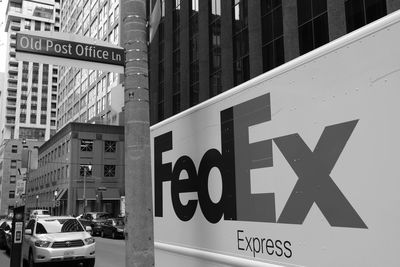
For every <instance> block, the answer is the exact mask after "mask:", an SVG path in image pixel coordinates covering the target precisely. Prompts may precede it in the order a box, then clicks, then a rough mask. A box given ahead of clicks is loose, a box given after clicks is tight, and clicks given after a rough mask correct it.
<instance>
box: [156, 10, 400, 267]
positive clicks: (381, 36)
mask: <svg viewBox="0 0 400 267" xmlns="http://www.w3.org/2000/svg"><path fill="white" fill-rule="evenodd" d="M399 117H400V13H399V12H397V13H393V14H391V15H388V16H386V17H384V18H382V19H380V20H378V21H376V22H374V23H372V24H370V25H368V26H366V27H364V28H361V29H359V30H357V31H354V32H352V33H350V34H347V35H346V36H344V37H342V38H340V39H338V40H335V41H333V42H330V43H328V44H326V45H325V46H323V47H320V48H318V49H316V50H314V51H312V52H310V53H308V54H306V55H304V56H301V57H299V58H297V59H295V60H293V61H291V62H288V63H286V64H284V65H282V66H280V67H278V68H276V69H274V70H272V71H270V72H268V73H265V74H262V75H260V76H258V77H256V78H254V79H252V80H250V81H248V82H246V83H244V84H241V85H239V86H237V87H235V88H233V89H231V90H229V91H227V92H225V93H223V94H221V95H218V96H217V97H214V98H212V99H210V100H208V101H206V102H204V103H201V104H199V105H197V106H195V107H193V108H191V109H189V110H186V111H184V112H182V113H180V114H178V115H176V116H174V117H171V118H169V119H167V120H165V121H163V122H161V123H159V124H157V125H154V126H153V127H152V128H151V152H152V177H153V188H154V191H153V197H154V234H155V248H156V254H155V257H156V266H185V267H186V266H315V267H320V266H335V267H336V266H400V260H399V258H398V253H399V251H400V241H399V237H400V227H399V225H400V224H399V222H400V208H399V206H400V167H399V166H400V119H399Z"/></svg>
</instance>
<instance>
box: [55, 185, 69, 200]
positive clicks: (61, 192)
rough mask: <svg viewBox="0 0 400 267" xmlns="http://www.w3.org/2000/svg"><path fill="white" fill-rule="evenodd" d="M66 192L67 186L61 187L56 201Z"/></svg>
mask: <svg viewBox="0 0 400 267" xmlns="http://www.w3.org/2000/svg"><path fill="white" fill-rule="evenodd" d="M66 192H68V189H67V188H63V189H61V191H60V192H59V193H58V195H57V198H56V201H58V200H61V199H62V198H63V196H64V195H65V193H66ZM63 199H66V198H63Z"/></svg>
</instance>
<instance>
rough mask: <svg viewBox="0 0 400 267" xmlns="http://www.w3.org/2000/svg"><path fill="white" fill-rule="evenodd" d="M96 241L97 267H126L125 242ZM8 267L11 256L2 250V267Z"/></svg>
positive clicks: (108, 239)
mask: <svg viewBox="0 0 400 267" xmlns="http://www.w3.org/2000/svg"><path fill="white" fill-rule="evenodd" d="M95 239H96V265H95V266H96V267H125V240H123V239H110V238H101V237H95ZM8 266H10V256H9V255H8V254H7V253H6V252H5V251H4V250H0V267H8ZM46 266H50V265H46ZM58 266H60V264H59V263H57V264H55V267H58ZM66 266H69V265H67V264H66Z"/></svg>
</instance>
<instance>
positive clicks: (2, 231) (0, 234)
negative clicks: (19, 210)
mask: <svg viewBox="0 0 400 267" xmlns="http://www.w3.org/2000/svg"><path fill="white" fill-rule="evenodd" d="M11 222H12V221H11V220H5V221H3V223H2V224H1V225H0V249H6V248H7V240H6V233H7V232H9V231H11Z"/></svg>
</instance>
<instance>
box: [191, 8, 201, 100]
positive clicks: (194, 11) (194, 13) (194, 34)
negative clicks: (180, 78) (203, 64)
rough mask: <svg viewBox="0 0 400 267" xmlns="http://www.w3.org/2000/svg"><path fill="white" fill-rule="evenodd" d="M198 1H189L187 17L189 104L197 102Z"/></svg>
mask: <svg viewBox="0 0 400 267" xmlns="http://www.w3.org/2000/svg"><path fill="white" fill-rule="evenodd" d="M198 7H199V5H198V1H197V0H192V1H191V9H190V12H191V13H190V18H189V38H190V39H189V46H190V47H189V52H190V53H189V57H190V66H189V68H190V72H189V73H190V87H189V102H190V106H194V105H196V104H198V103H199V15H198V14H199V12H198Z"/></svg>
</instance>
